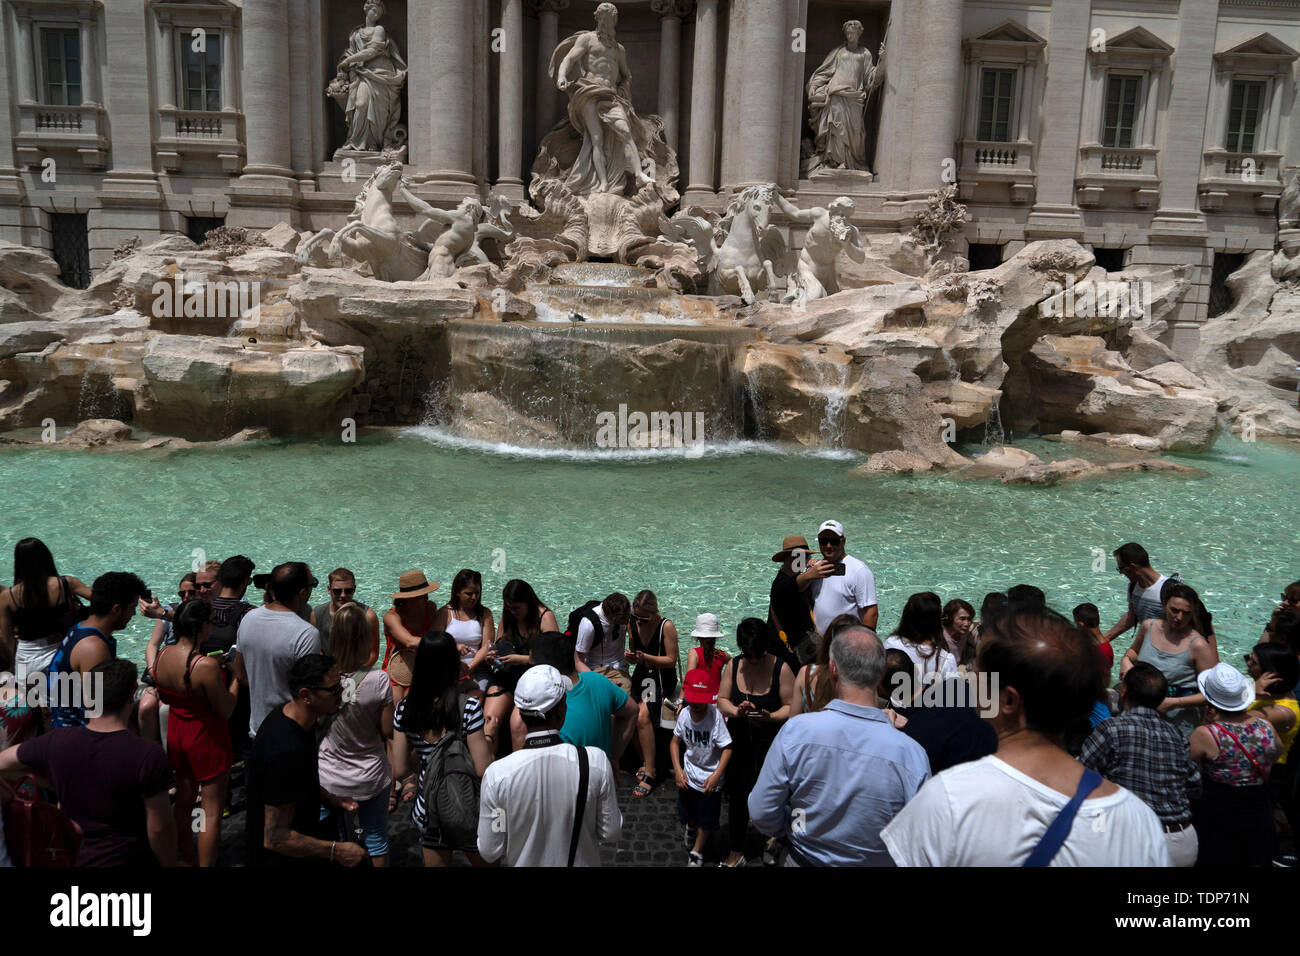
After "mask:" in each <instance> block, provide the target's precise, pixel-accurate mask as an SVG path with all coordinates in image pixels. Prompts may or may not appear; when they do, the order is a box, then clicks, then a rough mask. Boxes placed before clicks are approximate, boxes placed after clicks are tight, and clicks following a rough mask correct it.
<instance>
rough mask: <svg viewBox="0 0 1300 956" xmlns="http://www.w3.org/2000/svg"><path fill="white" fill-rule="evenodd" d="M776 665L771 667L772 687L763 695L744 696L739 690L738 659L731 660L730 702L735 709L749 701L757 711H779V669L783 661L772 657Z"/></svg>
mask: <svg viewBox="0 0 1300 956" xmlns="http://www.w3.org/2000/svg"><path fill="white" fill-rule="evenodd" d="M773 657H774V659H775V661H776V663H774V664H773V665H772V686H771V687H769V688H768V689H767V693H765V694H746V693H745V692H744V691H742V690H741V689H740V680H739V677H740V658H739V657H735V658H732V661H731V702H732V703H733V704H735V705H736V706H737V707H739V706H740V704H741V702H742V701H746V700H747V701H749V702H750V703H752V704H753V705H754V706H755V707H757V708H758V709H759V710H765V711H767V712H768V713H769V714H770V713H772V712H773V711H777V710H780V709H781V667H782V665H784V664H785V661H783V660H781V658H779V657H776V656H775V655H773Z"/></svg>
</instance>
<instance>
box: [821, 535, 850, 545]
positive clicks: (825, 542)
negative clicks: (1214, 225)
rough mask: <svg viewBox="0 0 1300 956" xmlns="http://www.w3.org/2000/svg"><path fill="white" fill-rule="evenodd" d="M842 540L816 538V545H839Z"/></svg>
mask: <svg viewBox="0 0 1300 956" xmlns="http://www.w3.org/2000/svg"><path fill="white" fill-rule="evenodd" d="M843 540H844V539H843V538H829V537H828V538H818V539H817V543H818V544H839V543H840V542H841V541H843Z"/></svg>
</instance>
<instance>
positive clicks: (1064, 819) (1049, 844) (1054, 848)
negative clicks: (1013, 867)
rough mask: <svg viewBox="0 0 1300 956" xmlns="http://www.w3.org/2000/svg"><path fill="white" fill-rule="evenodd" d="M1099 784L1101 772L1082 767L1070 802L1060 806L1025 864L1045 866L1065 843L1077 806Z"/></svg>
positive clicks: (1076, 813) (1080, 804) (1076, 812)
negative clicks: (1076, 787)
mask: <svg viewBox="0 0 1300 956" xmlns="http://www.w3.org/2000/svg"><path fill="white" fill-rule="evenodd" d="M1100 786H1101V774H1099V773H1097V771H1095V770H1091V769H1088V768H1084V771H1083V776H1082V777H1080V778H1079V787H1078V789H1077V790H1075V791H1074V796H1073V797H1071V798H1070V802H1069V803H1067V804H1066V805H1065V806H1064V807H1062V808H1061V812H1060V813H1058V814H1057V815H1056V819H1055V820H1053V821H1052V825H1051V826H1049V827H1048V828H1047V832H1046V833H1044V834H1043V838H1042V839H1041V840H1039V841H1038V846H1036V847H1034V851H1033V852H1032V853H1030V854H1029V859H1027V860H1025V866H1047V865H1048V864H1049V863H1051V862H1052V860H1053V859H1054V858H1055V857H1056V854H1057V853H1058V852H1060V849H1061V847H1062V846H1064V845H1065V838H1066V837H1068V836H1069V835H1070V828H1071V827H1072V826H1074V818H1075V817H1076V816H1078V814H1079V807H1081V806H1082V805H1083V801H1084V800H1086V799H1088V794H1090V793H1092V791H1094V790H1096V789H1097V788H1098V787H1100Z"/></svg>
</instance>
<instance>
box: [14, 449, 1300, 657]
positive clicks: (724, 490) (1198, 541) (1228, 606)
mask: <svg viewBox="0 0 1300 956" xmlns="http://www.w3.org/2000/svg"><path fill="white" fill-rule="evenodd" d="M1019 444H1021V445H1022V446H1023V447H1027V448H1029V449H1030V450H1032V451H1034V452H1036V453H1038V454H1041V455H1044V456H1052V457H1058V458H1059V457H1068V456H1069V454H1070V452H1071V449H1070V448H1069V446H1060V445H1053V444H1052V443H1050V442H1045V441H1030V442H1020V443H1019ZM1181 460H1182V461H1184V462H1185V463H1188V464H1193V465H1196V466H1198V467H1200V468H1203V469H1204V470H1205V472H1206V473H1207V474H1206V475H1205V476H1204V477H1193V478H1188V477H1181V476H1179V477H1171V476H1166V475H1155V474H1149V475H1125V476H1120V477H1116V478H1113V479H1107V480H1104V481H1101V482H1094V483H1089V484H1082V485H1075V486H1068V487H1064V488H1053V489H1043V488H1025V487H1010V486H1003V485H1001V484H1000V483H997V482H992V483H990V482H962V481H957V480H954V479H953V478H951V477H946V476H936V477H919V478H910V479H908V478H884V479H874V480H866V479H862V478H858V477H855V476H853V475H850V474H849V473H848V472H849V470H850V469H851V468H852V467H853V466H854V465H855V464H857V463H858V462H859V461H860V459H858V458H855V457H853V456H847V455H842V454H841V455H821V456H818V455H810V454H808V453H804V452H791V451H788V450H785V451H782V450H779V449H770V448H763V447H754V446H738V447H733V448H731V449H728V450H722V451H712V452H710V453H708V454H706V455H705V457H703V458H701V459H697V460H687V459H683V458H679V457H677V458H672V459H668V458H664V457H660V456H656V455H652V456H651V457H649V458H646V459H641V460H620V459H618V458H600V457H596V456H592V455H581V456H574V457H567V458H566V457H529V456H527V455H523V454H512V453H509V450H504V452H503V450H501V449H497V450H495V451H487V450H483V449H478V448H472V447H464V446H461V445H458V444H456V443H454V442H447V441H442V440H437V439H436V438H435V436H434V435H433V434H432V433H430V432H427V431H421V430H414V431H412V432H408V433H405V434H402V435H399V436H382V437H378V438H371V439H367V440H363V441H362V442H360V443H357V444H354V445H337V444H288V445H262V446H251V447H241V448H229V449H195V450H186V451H177V452H148V453H139V454H91V453H82V452H70V451H52V450H40V449H30V450H23V449H10V450H5V451H3V452H0V547H3V549H4V550H5V552H6V554H5V555H4V556H3V557H0V573H3V574H4V576H5V577H8V575H9V573H10V571H11V568H10V565H9V558H8V550H9V548H11V547H12V544H13V542H15V541H16V540H17V539H19V538H21V537H24V536H26V535H36V536H38V537H40V538H42V539H43V540H44V541H45V542H46V543H47V544H48V545H49V546H50V547H51V549H52V550H53V552H54V555H55V558H56V559H57V561H58V562H59V567H60V570H61V571H64V572H66V573H71V574H75V575H77V576H79V577H81V578H83V579H84V580H87V581H89V580H91V579H92V578H94V577H95V576H96V575H97V574H100V573H102V572H104V571H111V570H130V571H134V572H136V573H138V574H140V575H141V576H142V577H143V578H144V579H145V581H147V582H148V583H149V584H150V586H151V587H153V588H154V589H155V590H157V591H159V592H160V593H164V594H171V593H172V592H173V591H174V590H175V585H176V583H177V581H178V580H179V579H180V576H181V575H182V574H183V573H184V572H185V571H187V570H189V568H190V564H191V561H192V560H193V557H192V555H193V552H194V551H195V549H202V550H203V551H204V552H205V553H206V554H207V555H208V556H211V557H216V558H221V557H225V556H227V555H229V554H233V553H237V552H242V553H244V554H247V555H249V556H250V557H252V558H253V559H254V560H255V561H256V562H257V564H258V567H259V569H261V570H269V569H270V568H271V567H272V566H273V565H274V564H276V563H277V562H280V561H285V560H305V561H308V562H310V563H311V565H312V567H313V569H314V570H315V572H316V574H317V577H319V578H320V579H321V581H322V582H323V581H324V580H325V575H326V573H327V572H328V571H329V570H330V569H331V568H333V567H335V566H337V565H340V564H343V565H347V566H349V567H351V568H352V569H353V570H354V571H355V572H356V573H357V577H358V582H359V586H360V593H359V597H360V599H361V600H364V601H366V602H368V603H371V604H374V605H376V606H378V607H380V608H381V609H383V608H386V607H387V606H388V604H387V597H386V596H387V594H389V593H391V592H392V591H393V590H395V589H396V585H397V578H398V575H399V574H400V573H401V572H402V571H405V570H407V569H408V568H413V567H418V568H422V569H423V570H424V571H425V572H426V573H428V574H429V575H430V577H432V578H433V579H435V580H438V581H442V582H443V589H442V590H441V591H439V592H438V594H437V595H436V596H437V597H440V598H443V599H444V600H445V596H446V594H447V591H448V589H449V587H450V582H451V578H452V576H453V575H454V574H455V572H456V571H457V569H459V568H461V567H473V568H476V569H478V570H480V571H481V572H482V573H483V578H484V590H485V596H486V597H487V598H488V599H490V600H489V603H490V605H491V606H493V608H494V612H495V613H499V611H500V593H501V590H500V589H501V587H502V585H504V584H505V582H506V581H507V580H508V579H510V578H512V577H522V578H525V579H527V580H528V581H530V582H531V583H532V584H533V586H534V587H535V588H536V589H537V591H538V593H539V594H540V595H541V597H542V599H543V600H544V601H546V602H547V603H548V604H550V606H551V607H553V608H556V609H557V610H558V611H559V612H560V619H561V621H563V620H564V614H565V613H567V611H569V610H571V609H572V608H573V607H576V606H577V605H578V604H580V603H582V602H583V601H585V600H588V599H590V598H597V597H602V596H603V595H605V594H606V593H608V592H610V591H613V590H621V591H623V592H625V593H627V594H628V595H629V596H630V595H632V594H633V593H635V592H636V591H637V590H639V589H640V588H643V587H649V588H651V589H653V590H654V591H656V592H657V594H658V595H659V599H660V606H661V608H663V609H664V612H665V613H666V614H667V615H668V616H669V617H671V618H673V619H674V620H675V621H676V622H677V624H678V627H679V629H680V630H681V631H683V632H686V631H688V630H689V626H690V624H692V623H693V621H694V617H695V615H696V614H697V613H699V612H701V611H713V612H715V613H717V614H718V615H719V617H720V618H721V620H722V623H723V628H724V630H734V628H735V625H736V623H737V621H738V620H739V619H740V618H741V617H743V616H746V615H750V614H753V615H758V616H763V615H765V613H766V608H767V592H768V587H769V585H770V582H771V579H772V575H773V573H774V571H775V565H773V564H772V562H771V560H770V557H771V555H772V553H773V552H775V551H776V550H777V548H778V547H779V546H780V543H781V538H782V537H783V536H784V535H786V534H804V535H806V536H807V537H808V539H809V540H815V535H816V530H817V526H818V524H819V523H820V522H821V521H823V520H825V519H827V518H836V519H838V520H840V521H842V522H843V523H844V525H845V528H846V531H847V534H848V544H849V551H850V553H852V554H854V555H856V556H858V557H860V558H862V559H863V560H865V561H866V562H867V563H868V564H869V565H870V566H871V567H872V569H873V570H874V572H875V575H876V582H877V585H878V587H879V594H880V604H881V616H880V619H881V625H882V627H884V628H890V629H892V627H893V626H894V624H895V623H896V622H897V620H898V615H899V612H900V611H901V609H902V605H903V602H904V601H905V600H906V599H907V596H908V595H909V594H911V593H912V592H914V591H920V590H927V589H930V590H934V591H937V592H938V593H939V594H940V595H941V596H942V597H943V598H944V599H945V600H947V599H949V598H952V597H964V598H965V599H966V600H968V601H970V602H971V603H972V604H975V605H976V606H978V605H979V602H980V600H981V598H982V597H983V595H984V593H985V592H986V591H990V590H999V589H1004V588H1006V587H1008V586H1010V585H1012V584H1016V583H1020V582H1024V583H1031V584H1036V585H1038V586H1039V587H1041V588H1042V589H1043V590H1044V591H1045V592H1046V593H1047V594H1048V598H1049V601H1050V602H1051V603H1052V604H1053V606H1055V607H1057V608H1058V609H1062V610H1064V611H1066V612H1067V613H1068V611H1069V609H1070V608H1071V607H1073V606H1074V605H1075V604H1077V603H1080V602H1082V601H1093V602H1095V603H1096V604H1097V605H1098V606H1099V607H1100V608H1101V611H1102V617H1103V625H1104V626H1109V625H1110V624H1111V623H1113V622H1114V621H1115V620H1116V619H1118V617H1119V615H1120V614H1121V613H1122V612H1123V610H1124V603H1123V601H1124V590H1123V586H1122V585H1123V584H1124V581H1123V579H1122V578H1121V577H1120V576H1119V575H1118V574H1117V573H1116V572H1115V569H1114V562H1113V560H1112V559H1110V558H1109V554H1110V552H1111V550H1113V549H1114V548H1115V547H1116V546H1117V545H1119V544H1121V543H1123V542H1124V541H1128V540H1137V541H1140V542H1142V543H1143V544H1144V545H1145V546H1146V547H1147V549H1148V550H1149V551H1150V552H1151V554H1152V557H1153V561H1154V563H1155V566H1156V567H1157V568H1158V569H1159V570H1161V571H1165V572H1170V571H1179V572H1181V573H1182V575H1183V578H1184V580H1186V581H1188V582H1189V583H1191V584H1193V585H1194V586H1195V587H1197V588H1198V590H1199V591H1200V592H1201V594H1202V596H1203V598H1204V600H1205V602H1206V604H1207V605H1208V606H1209V607H1210V609H1211V610H1212V611H1213V612H1214V614H1215V621H1216V625H1217V630H1218V633H1219V635H1220V641H1221V644H1220V647H1221V653H1222V654H1223V657H1224V659H1225V660H1227V661H1230V662H1231V663H1233V664H1236V665H1240V663H1241V656H1240V655H1241V652H1242V651H1243V650H1244V649H1246V648H1248V647H1250V646H1252V645H1253V644H1254V643H1255V641H1256V640H1257V638H1258V635H1259V633H1260V631H1261V630H1262V627H1263V624H1264V622H1265V621H1266V620H1267V616H1268V614H1269V612H1270V610H1271V608H1272V607H1273V606H1274V604H1275V603H1276V602H1277V598H1278V594H1279V593H1280V591H1281V589H1282V588H1283V587H1284V586H1285V585H1286V584H1287V583H1288V582H1290V581H1293V580H1295V579H1297V578H1300V548H1297V537H1298V534H1300V496H1298V495H1297V494H1296V484H1297V483H1296V478H1297V475H1300V453H1298V452H1296V451H1295V450H1292V449H1290V448H1283V447H1277V446H1271V445H1267V444H1263V443H1259V444H1253V445H1245V444H1242V443H1241V442H1239V441H1236V440H1235V439H1225V440H1224V441H1223V442H1222V443H1221V444H1220V445H1219V446H1218V448H1217V449H1216V451H1215V452H1214V453H1212V454H1210V455H1207V456H1201V457H1198V458H1185V459H1181ZM497 549H500V551H497ZM1093 549H1100V551H1101V553H1103V554H1105V555H1106V556H1107V565H1106V569H1105V570H1104V571H1101V572H1094V571H1093V564H1094V558H1095V554H1094V551H1093ZM494 552H495V554H494ZM494 557H495V558H496V559H497V567H498V568H500V567H501V561H502V560H504V570H495V571H494V570H493V561H494ZM313 597H314V600H316V601H320V600H324V590H323V587H322V589H320V590H318V591H317V593H316V594H315V595H314V596H313ZM149 624H150V622H147V621H143V620H140V619H139V618H138V617H137V619H136V620H134V621H132V623H131V625H130V627H129V628H128V630H127V631H126V632H124V633H123V634H122V635H120V639H121V647H122V649H123V651H124V653H125V654H128V655H130V656H131V657H132V658H134V659H136V660H139V659H140V657H141V655H142V650H143V647H144V644H145V642H146V640H147V639H148V633H149ZM1126 646H1127V638H1124V639H1121V641H1120V642H1118V649H1120V650H1122V649H1123V648H1124V647H1126Z"/></svg>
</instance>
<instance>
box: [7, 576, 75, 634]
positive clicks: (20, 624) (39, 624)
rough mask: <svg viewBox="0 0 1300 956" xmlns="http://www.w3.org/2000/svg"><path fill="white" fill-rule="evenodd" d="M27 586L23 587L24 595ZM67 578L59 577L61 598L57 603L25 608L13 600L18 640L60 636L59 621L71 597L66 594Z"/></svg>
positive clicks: (68, 608)
mask: <svg viewBox="0 0 1300 956" xmlns="http://www.w3.org/2000/svg"><path fill="white" fill-rule="evenodd" d="M26 591H27V588H26V587H24V588H23V592H24V595H23V596H24V597H26ZM68 594H69V591H68V579H67V578H64V577H60V578H59V595H60V597H61V598H62V600H60V601H59V603H58V604H52V605H47V606H45V607H33V608H25V607H19V606H18V601H17V600H15V601H14V627H15V628H17V630H18V640H20V641H42V640H47V639H49V638H53V637H62V636H63V628H62V627H61V626H60V622H61V621H62V620H63V617H64V615H66V614H67V613H68V611H69V610H70V607H71V604H72V599H71V598H70V597H69V596H68Z"/></svg>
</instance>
